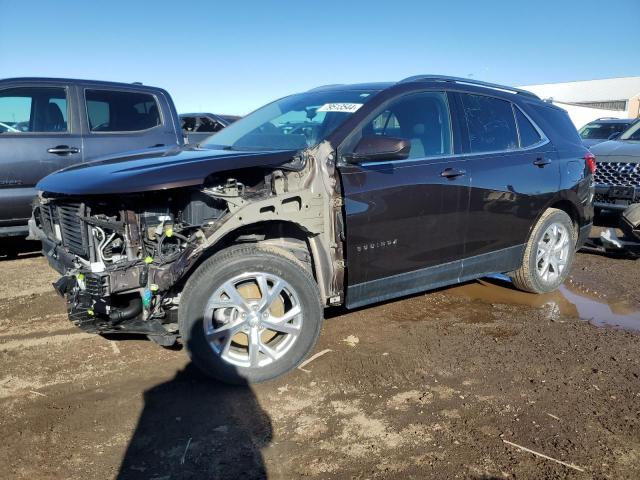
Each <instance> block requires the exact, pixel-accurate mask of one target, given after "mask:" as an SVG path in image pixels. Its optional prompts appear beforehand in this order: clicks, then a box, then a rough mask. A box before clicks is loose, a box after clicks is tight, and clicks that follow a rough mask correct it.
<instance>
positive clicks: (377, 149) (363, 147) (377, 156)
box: [347, 135, 411, 163]
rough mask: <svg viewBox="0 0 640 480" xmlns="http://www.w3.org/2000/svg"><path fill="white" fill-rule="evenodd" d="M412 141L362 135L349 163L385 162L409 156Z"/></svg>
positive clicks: (350, 156)
mask: <svg viewBox="0 0 640 480" xmlns="http://www.w3.org/2000/svg"><path fill="white" fill-rule="evenodd" d="M410 151H411V142H409V140H407V139H404V138H395V137H385V136H381V135H370V136H367V137H362V138H361V139H360V141H359V142H358V145H356V148H355V150H354V151H353V153H352V154H351V155H349V156H348V157H347V161H348V162H349V163H358V162H385V161H388V160H404V159H406V158H409V152H410Z"/></svg>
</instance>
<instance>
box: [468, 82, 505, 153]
mask: <svg viewBox="0 0 640 480" xmlns="http://www.w3.org/2000/svg"><path fill="white" fill-rule="evenodd" d="M460 98H461V99H462V106H463V109H464V117H465V121H466V124H467V130H468V132H469V147H470V149H471V153H484V152H501V151H505V150H514V149H517V148H518V131H517V130H516V121H515V118H514V116H513V109H512V108H511V102H508V101H506V100H501V99H499V98H494V97H489V96H486V95H472V94H465V93H463V94H461V95H460Z"/></svg>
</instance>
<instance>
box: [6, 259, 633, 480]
mask: <svg viewBox="0 0 640 480" xmlns="http://www.w3.org/2000/svg"><path fill="white" fill-rule="evenodd" d="M0 278H1V279H2V280H1V282H2V283H0V365H1V366H2V373H1V374H0V412H1V413H0V431H1V432H2V441H3V446H2V448H0V465H2V473H1V474H0V476H1V477H2V478H12V479H13V478H16V479H94V478H95V479H103V478H104V479H106V478H119V479H156V480H161V479H204V478H206V479H218V478H221V479H235V478H264V477H265V476H267V477H268V478H270V479H291V478H310V479H320V478H323V479H324V478H335V479H342V478H354V479H365V478H391V479H396V478H397V479H405V478H417V479H424V478H435V479H455V478H461V479H462V478H464V479H494V478H497V479H501V478H510V479H556V478H562V479H564V478H569V479H583V478H598V479H600V478H603V479H604V478H607V479H624V478H627V479H638V478H640V355H639V353H640V336H639V335H638V333H637V332H636V333H633V332H632V331H626V330H622V329H619V328H612V327H606V328H603V327H596V326H594V325H592V324H590V323H588V322H587V321H586V320H587V319H592V321H593V323H596V324H620V325H623V326H625V327H626V328H628V329H634V328H635V329H640V293H639V292H640V290H639V289H638V285H639V280H640V261H633V260H624V259H614V258H607V257H602V256H596V255H589V254H578V255H577V261H576V263H575V265H574V267H573V269H572V272H571V277H570V281H568V282H567V284H566V285H565V286H564V287H563V288H562V290H561V292H558V293H554V294H551V295H545V296H533V295H528V294H524V293H520V292H515V291H514V290H512V289H511V288H510V287H509V285H508V284H504V283H500V282H498V281H486V282H485V281H482V282H472V283H469V284H466V285H463V286H459V287H454V288H449V289H442V290H439V291H436V292H431V293H427V294H423V295H417V296H414V297H411V298H408V299H403V300H398V301H394V302H388V303H385V304H381V305H377V306H374V307H372V308H367V309H362V310H358V311H353V312H346V311H343V310H337V311H331V312H328V319H327V321H326V322H325V326H324V330H323V333H322V336H321V338H320V342H319V344H318V346H317V347H316V353H318V352H325V353H324V354H323V355H321V356H319V357H318V358H316V359H314V360H313V361H312V362H311V363H309V364H308V365H307V366H305V368H304V371H303V370H299V369H298V370H295V371H294V372H293V373H291V374H289V375H287V376H285V377H284V378H281V379H278V380H276V381H273V382H271V383H267V384H262V385H258V386H254V387H249V386H244V387H228V386H224V385H220V384H216V383H213V382H211V381H209V380H206V379H205V378H204V377H203V376H202V375H201V374H200V373H198V372H197V371H196V370H195V369H194V368H192V367H191V366H190V364H189V362H188V360H187V356H186V354H185V352H181V351H176V350H169V349H163V348H161V347H158V346H157V345H155V344H153V343H151V342H149V341H146V340H143V339H139V338H133V339H131V338H130V339H125V340H121V341H117V342H114V341H109V340H107V339H104V338H102V337H98V336H91V335H87V334H84V333H81V332H80V331H78V330H75V329H74V328H72V327H71V325H70V323H69V322H68V321H67V320H66V318H65V312H64V306H63V302H62V300H61V299H60V298H58V297H57V296H56V295H55V294H54V293H53V291H52V289H51V288H50V282H51V281H52V280H55V278H56V276H55V274H54V273H53V272H52V270H50V269H49V268H48V267H47V266H46V263H45V261H44V259H42V258H41V257H39V256H37V255H35V254H24V255H22V256H21V257H20V258H19V259H17V260H4V261H2V260H0ZM581 317H582V318H581ZM507 442H510V443H507ZM514 444H515V445H514ZM518 446H521V447H525V448H527V449H529V450H533V451H535V452H539V453H541V454H544V455H546V456H548V457H550V458H552V459H555V460H558V461H561V462H564V463H565V465H563V464H560V463H557V462H555V461H554V460H552V459H547V458H542V457H539V456H535V455H534V454H532V453H529V452H527V451H524V450H522V449H521V448H519V447H518Z"/></svg>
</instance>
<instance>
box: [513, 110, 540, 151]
mask: <svg viewBox="0 0 640 480" xmlns="http://www.w3.org/2000/svg"><path fill="white" fill-rule="evenodd" d="M513 109H514V111H515V112H516V120H517V122H518V132H519V133H520V147H521V148H527V147H530V146H531V145H535V144H536V143H538V142H539V141H540V140H542V137H541V136H540V134H539V133H538V130H536V127H534V126H533V124H532V123H531V122H530V121H529V119H528V118H527V117H526V115H525V114H524V113H522V112H521V111H520V109H519V108H518V107H516V106H514V108H513Z"/></svg>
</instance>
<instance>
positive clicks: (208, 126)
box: [197, 117, 224, 133]
mask: <svg viewBox="0 0 640 480" xmlns="http://www.w3.org/2000/svg"><path fill="white" fill-rule="evenodd" d="M223 128H224V126H223V125H221V124H220V123H218V122H216V121H215V120H212V119H210V118H208V117H200V124H199V125H198V129H197V131H198V132H205V133H209V132H211V133H215V132H218V131H220V130H222V129H223Z"/></svg>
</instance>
